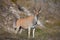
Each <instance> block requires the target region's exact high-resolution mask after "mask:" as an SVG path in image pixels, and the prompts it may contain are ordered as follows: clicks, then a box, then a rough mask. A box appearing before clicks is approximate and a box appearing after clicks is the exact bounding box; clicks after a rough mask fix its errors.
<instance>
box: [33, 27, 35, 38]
mask: <svg viewBox="0 0 60 40" xmlns="http://www.w3.org/2000/svg"><path fill="white" fill-rule="evenodd" d="M34 33H35V28H34V29H33V38H34V35H35V34H34Z"/></svg>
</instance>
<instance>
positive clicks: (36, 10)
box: [33, 8, 41, 15]
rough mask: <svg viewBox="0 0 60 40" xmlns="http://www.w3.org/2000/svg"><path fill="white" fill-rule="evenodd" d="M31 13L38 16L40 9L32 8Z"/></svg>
mask: <svg viewBox="0 0 60 40" xmlns="http://www.w3.org/2000/svg"><path fill="white" fill-rule="evenodd" d="M33 12H34V15H38V14H39V13H41V8H39V9H37V8H34V9H33Z"/></svg>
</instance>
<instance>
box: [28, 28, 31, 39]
mask: <svg viewBox="0 0 60 40" xmlns="http://www.w3.org/2000/svg"><path fill="white" fill-rule="evenodd" d="M30 30H31V28H30V27H29V28H28V38H30Z"/></svg>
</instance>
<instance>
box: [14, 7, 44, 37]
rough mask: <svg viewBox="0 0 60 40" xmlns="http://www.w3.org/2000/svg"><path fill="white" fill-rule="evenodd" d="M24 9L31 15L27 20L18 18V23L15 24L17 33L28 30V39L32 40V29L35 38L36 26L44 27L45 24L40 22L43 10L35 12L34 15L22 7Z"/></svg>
mask: <svg viewBox="0 0 60 40" xmlns="http://www.w3.org/2000/svg"><path fill="white" fill-rule="evenodd" d="M22 9H23V10H24V11H25V12H26V11H27V12H26V13H27V14H28V15H29V16H28V17H27V18H18V19H17V21H16V23H15V28H16V29H15V33H16V34H17V33H18V32H20V34H21V32H22V30H23V29H28V38H30V31H31V28H32V30H33V31H32V34H33V38H34V33H35V27H36V24H38V25H40V26H43V24H42V23H41V22H40V21H39V20H38V15H39V13H40V12H41V10H40V9H39V10H37V9H36V10H33V12H34V15H32V14H30V12H29V11H28V10H26V9H25V8H23V7H22Z"/></svg>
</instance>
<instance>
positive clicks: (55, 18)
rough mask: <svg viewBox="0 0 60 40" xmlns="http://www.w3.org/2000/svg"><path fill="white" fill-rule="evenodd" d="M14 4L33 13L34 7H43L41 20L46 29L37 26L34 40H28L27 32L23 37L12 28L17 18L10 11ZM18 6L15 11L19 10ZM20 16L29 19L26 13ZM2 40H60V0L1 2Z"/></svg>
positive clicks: (0, 24)
mask: <svg viewBox="0 0 60 40" xmlns="http://www.w3.org/2000/svg"><path fill="white" fill-rule="evenodd" d="M13 4H17V5H19V6H21V7H25V8H27V9H28V10H29V11H31V12H33V8H34V7H35V8H37V9H39V7H41V9H42V12H41V13H40V14H39V20H40V21H41V22H42V23H43V24H44V26H45V27H46V29H43V28H41V27H40V26H38V25H37V28H36V32H35V38H34V39H33V38H32V37H31V38H30V39H27V31H24V32H23V33H22V34H21V35H20V34H17V35H16V34H14V30H13V27H12V26H13V21H14V20H15V19H16V17H15V15H13V14H12V13H11V12H10V11H9V7H10V6H12V5H13ZM17 5H16V6H13V7H14V8H15V9H14V10H16V9H17ZM17 10H18V9H17ZM17 13H18V12H17ZM20 16H21V17H27V15H24V12H21V14H20ZM31 36H32V34H31ZM0 40H60V0H0Z"/></svg>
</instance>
